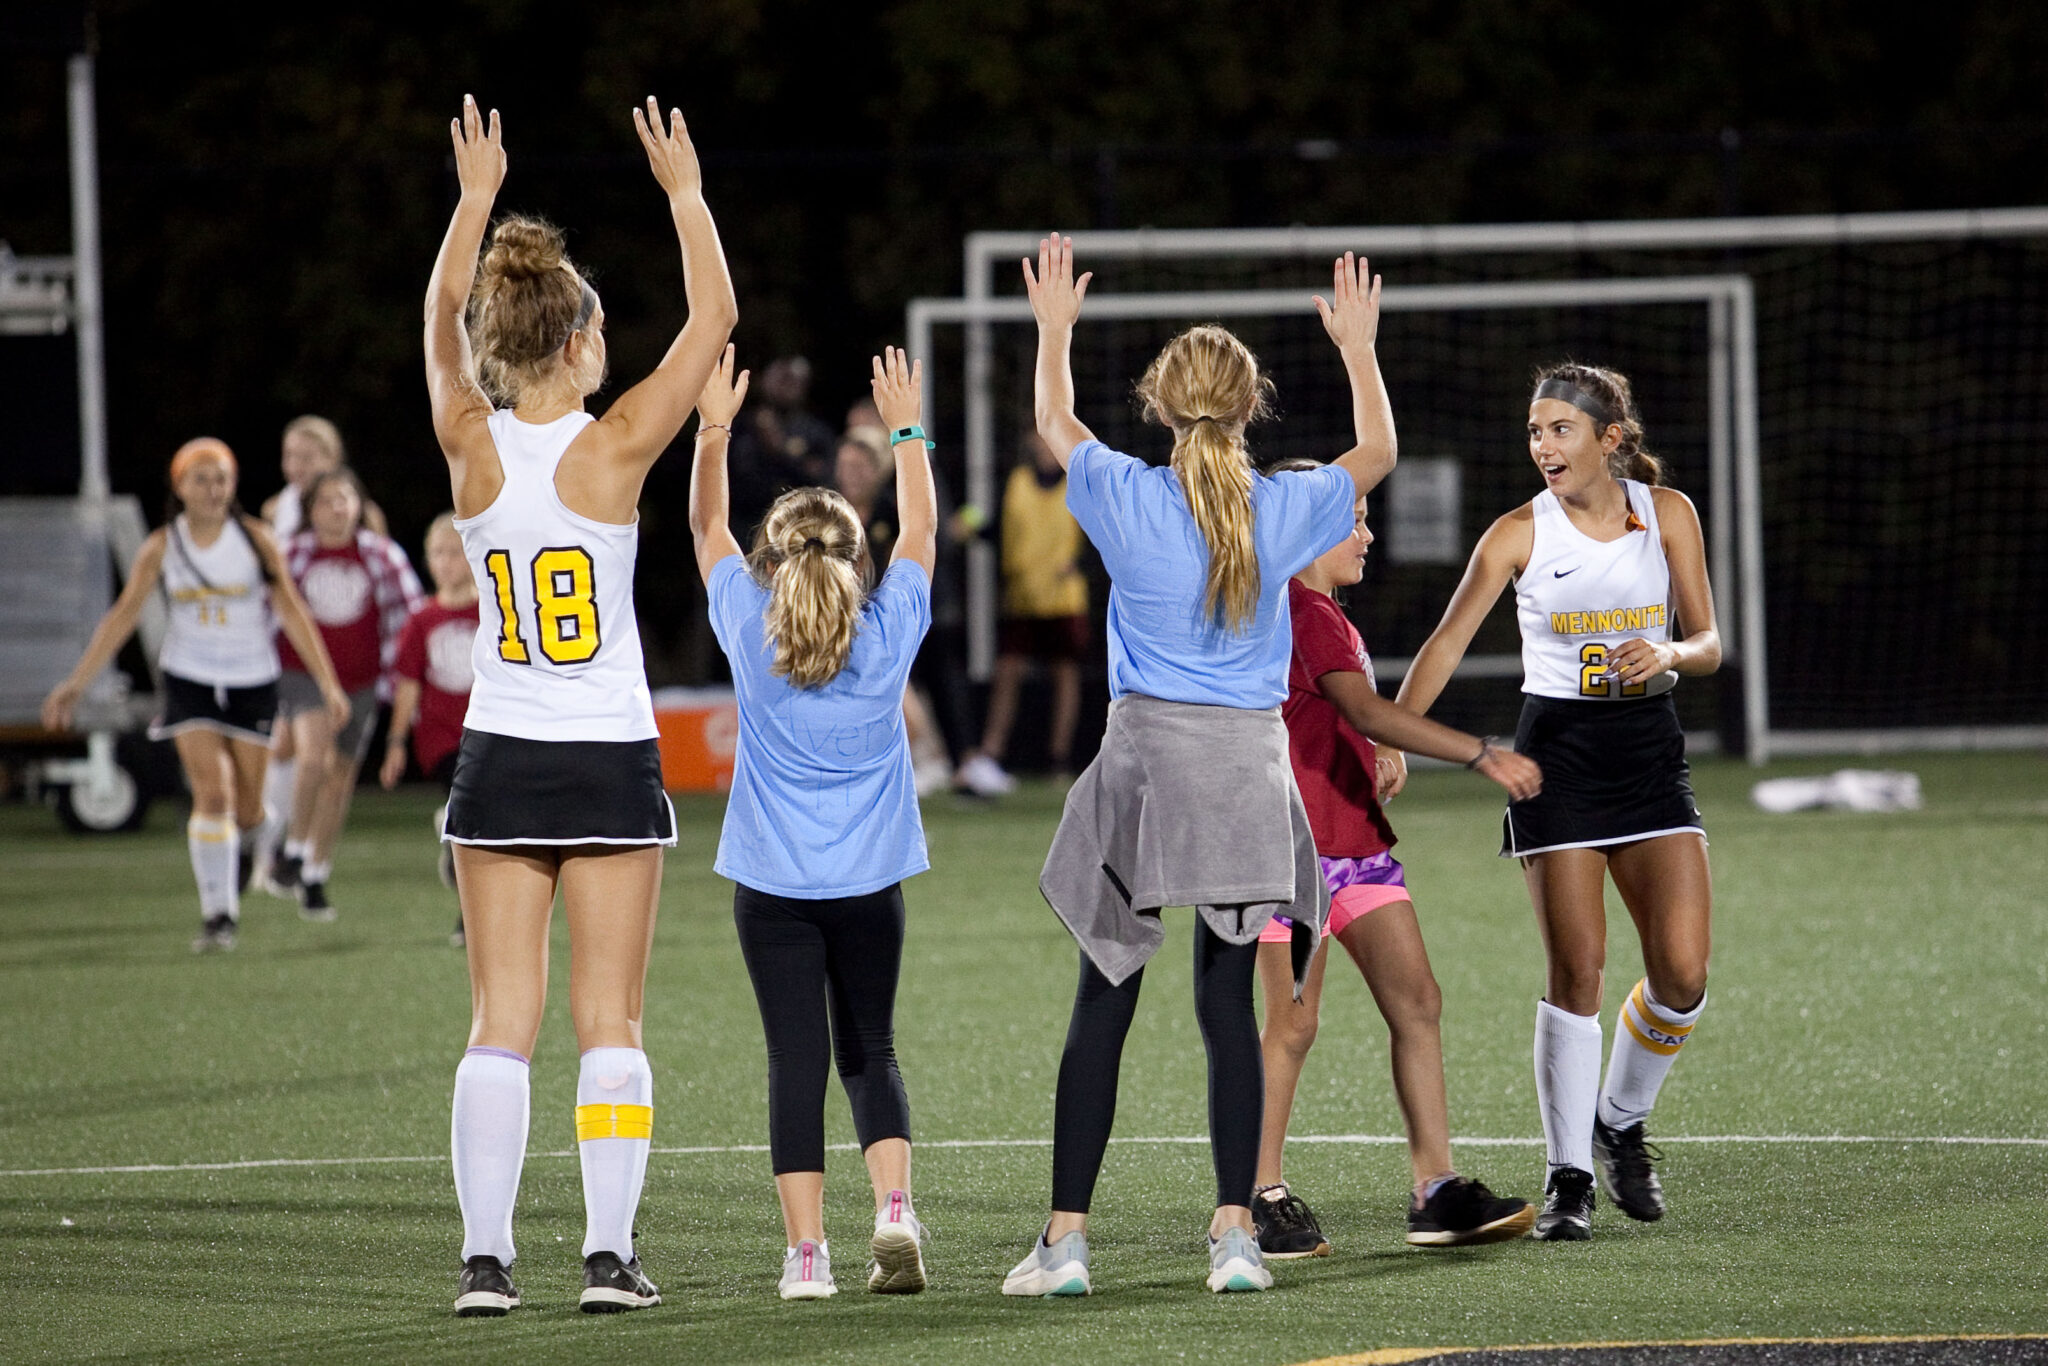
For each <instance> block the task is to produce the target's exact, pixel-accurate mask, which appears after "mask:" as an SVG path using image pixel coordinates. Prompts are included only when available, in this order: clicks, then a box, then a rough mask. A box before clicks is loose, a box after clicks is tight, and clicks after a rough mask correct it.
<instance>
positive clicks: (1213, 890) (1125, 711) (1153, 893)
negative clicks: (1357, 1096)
mask: <svg viewBox="0 0 2048 1366" xmlns="http://www.w3.org/2000/svg"><path fill="white" fill-rule="evenodd" d="M1038 889H1039V891H1041V892H1042V893H1044V895H1045V899H1046V902H1047V903H1048V904H1049V905H1051V907H1052V908H1053V910H1054V911H1056V912H1057V913H1058V914H1059V917H1060V919H1061V920H1062V921H1064V922H1065V923H1066V926H1067V929H1068V930H1070V931H1072V932H1073V936H1074V938H1075V939H1076V940H1078V941H1079V942H1080V945H1081V951H1082V952H1083V953H1086V954H1087V955H1088V957H1089V960H1090V961H1091V962H1093V963H1094V964H1095V967H1096V970H1097V971H1099V972H1101V974H1102V975H1103V976H1104V977H1106V978H1108V979H1109V980H1110V982H1111V983H1113V984H1114V983H1120V982H1122V981H1123V980H1124V979H1125V978H1127V977H1129V976H1130V975H1131V974H1132V973H1134V972H1136V971H1137V970H1138V969H1139V968H1141V967H1143V966H1145V962H1146V960H1147V959H1149V958H1151V956H1152V954H1153V951H1154V950H1156V949H1157V948H1158V947H1159V945H1160V944H1161V943H1163V942H1164V941H1165V938H1166V930H1165V927H1164V926H1163V925H1161V924H1160V919H1159V911H1160V909H1161V908H1162V907H1166V906H1193V907H1195V909H1196V910H1197V911H1198V912H1199V913H1200V915H1201V917H1202V919H1203V920H1204V921H1206V922H1207V923H1208V926H1209V928H1210V930H1212V931H1213V932H1214V933H1215V934H1216V935H1217V936H1218V937H1220V938H1222V939H1225V940H1228V941H1229V942H1230V943H1233V944H1249V943H1251V942H1252V941H1253V940H1256V939H1257V938H1258V937H1259V932H1260V931H1261V930H1263V929H1264V928H1265V927H1266V922H1267V921H1268V920H1270V919H1272V918H1273V916H1275V915H1276V914H1277V915H1284V916H1286V917H1288V918H1289V919H1290V920H1292V921H1293V922H1294V938H1293V944H1292V950H1293V955H1292V956H1293V962H1294V982H1295V996H1296V998H1297V999H1298V998H1299V997H1300V995H1301V988H1302V984H1303V983H1305V982H1306V981H1307V980H1308V968H1309V964H1310V962H1311V961H1312V960H1313V959H1314V958H1315V951H1316V946H1317V944H1318V943H1319V942H1320V941H1321V939H1322V934H1323V924H1324V922H1325V920H1326V919H1327V918H1328V916H1329V911H1330V891H1329V888H1328V887H1326V886H1325V885H1324V884H1323V876H1322V869H1321V867H1320V866H1319V865H1318V864H1317V862H1316V846H1315V838H1314V836H1313V835H1312V834H1311V833H1310V831H1309V825H1308V811H1307V810H1306V809H1305V808H1304V807H1303V806H1302V804H1301V792H1300V790H1299V789H1298V788H1296V787H1295V785H1294V770H1293V768H1292V767H1291V766H1290V765H1289V763H1288V759H1287V727H1286V725H1285V724H1284V723H1283V722H1282V721H1281V719H1280V713H1279V711H1278V710H1277V709H1276V710H1272V711H1249V710H1246V709H1244V708H1241V707H1205V706H1197V705H1194V704H1192V703H1187V702H1163V701H1160V700H1159V699H1158V698H1155V697H1142V696H1138V695H1136V694H1130V695H1126V696H1124V697H1120V698H1118V699H1117V700H1116V702H1115V703H1114V704H1113V705H1112V706H1111V707H1110V709H1109V725H1108V728H1107V729H1106V730H1105V732H1104V733H1103V737H1102V749H1101V751H1100V752H1099V753H1098V754H1097V755H1096V756H1095V762H1094V763H1092V764H1090V765H1088V769H1087V771H1086V772H1085V773H1083V774H1082V775H1081V776H1080V778H1079V779H1078V780H1076V781H1075V783H1074V786H1073V788H1072V789H1071V790H1070V791H1069V792H1068V793H1067V803H1066V809H1065V810H1064V811H1063V812H1062V813H1061V815H1060V827H1059V830H1058V832H1057V833H1055V834H1054V835H1053V838H1052V848H1051V849H1050V850H1048V851H1047V853H1046V856H1045V871H1044V872H1043V873H1042V874H1041V875H1040V876H1039V880H1038Z"/></svg>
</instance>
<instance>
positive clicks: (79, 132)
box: [67, 53, 108, 510]
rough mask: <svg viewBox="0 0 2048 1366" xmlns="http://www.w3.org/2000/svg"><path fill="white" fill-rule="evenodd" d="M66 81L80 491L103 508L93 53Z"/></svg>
mask: <svg viewBox="0 0 2048 1366" xmlns="http://www.w3.org/2000/svg"><path fill="white" fill-rule="evenodd" d="M67 85H68V88H69V90H68V93H69V97H70V114H71V118H70V125H71V128H70V131H71V259H72V276H71V281H72V298H73V303H72V308H73V314H74V317H75V318H76V326H77V328H78V335H77V338H76V341H77V353H78V496H79V497H80V498H82V499H84V500H86V502H87V503H89V504H90V505H91V506H92V508H93V509H95V510H103V509H104V508H105V506H106V501H107V493H108V484H107V371H106V348H105V341H104V327H105V316H106V315H105V309H104V307H103V305H102V303H101V294H100V169H99V131H98V124H97V120H96V119H95V116H94V94H93V90H94V82H93V60H92V56H91V54H89V53H79V54H78V55H76V56H74V57H73V58H72V59H71V62H70V69H69V73H68V79H67Z"/></svg>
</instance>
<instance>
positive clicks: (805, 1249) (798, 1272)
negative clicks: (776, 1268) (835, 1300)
mask: <svg viewBox="0 0 2048 1366" xmlns="http://www.w3.org/2000/svg"><path fill="white" fill-rule="evenodd" d="M778 1293H779V1294H780V1295H781V1296H782V1298H784V1299H785V1300H823V1299H830V1298H831V1297H832V1296H834V1295H836V1294H838V1293H839V1287H838V1286H837V1285H835V1284H833V1281H832V1254H831V1252H830V1251H829V1250H827V1248H826V1246H825V1244H823V1243H821V1242H820V1243H814V1242H812V1241H811V1240H810V1239H809V1238H806V1239H804V1240H803V1241H802V1242H800V1243H798V1244H797V1245H796V1246H795V1247H793V1248H791V1249H789V1251H787V1252H785V1253H783V1254H782V1284H781V1286H780V1287H779V1288H778Z"/></svg>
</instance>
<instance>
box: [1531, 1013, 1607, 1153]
mask: <svg viewBox="0 0 2048 1366" xmlns="http://www.w3.org/2000/svg"><path fill="white" fill-rule="evenodd" d="M1599 1094H1600V1017H1599V1016H1598V1015H1574V1014H1572V1013H1571V1012H1570V1011H1568V1010H1559V1009H1558V1008H1557V1007H1556V1006H1554V1005H1552V1004H1551V1003H1550V1002H1548V1001H1538V1002H1537V1003H1536V1103H1537V1104H1538V1105H1539V1106H1540V1107H1541V1108H1542V1110H1543V1141H1544V1145H1545V1147H1546V1148H1547V1149H1548V1150H1549V1158H1550V1165H1551V1166H1552V1167H1577V1168H1578V1169H1579V1170H1580V1171H1582V1172H1590V1171H1592V1170H1593V1109H1594V1107H1595V1105H1597V1104H1598V1098H1599Z"/></svg>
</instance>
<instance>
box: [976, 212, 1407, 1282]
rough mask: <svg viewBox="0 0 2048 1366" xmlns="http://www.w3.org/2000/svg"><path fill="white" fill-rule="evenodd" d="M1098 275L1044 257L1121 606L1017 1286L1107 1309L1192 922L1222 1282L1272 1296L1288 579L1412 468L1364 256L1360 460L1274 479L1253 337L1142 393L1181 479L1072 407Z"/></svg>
mask: <svg viewBox="0 0 2048 1366" xmlns="http://www.w3.org/2000/svg"><path fill="white" fill-rule="evenodd" d="M1088 279H1089V277H1088V276H1086V275H1083V276H1081V277H1080V278H1079V279H1078V280H1077V279H1076V278H1075V277H1074V270H1073V243H1072V242H1071V240H1069V239H1065V238H1062V237H1060V236H1058V235H1057V234H1055V235H1053V236H1052V237H1050V238H1048V239H1047V240H1045V241H1043V242H1041V243H1040V244H1039V252H1038V262H1037V269H1036V270H1034V269H1033V268H1032V263H1031V262H1029V261H1026V262H1025V263H1024V282H1025V287H1026V289H1027V290H1028V291H1029V293H1030V297H1031V308H1032V312H1033V314H1034V315H1035V317H1036V318H1037V320H1038V370H1037V384H1036V417H1037V423H1038V431H1039V434H1040V435H1041V436H1042V437H1044V439H1045V441H1046V444H1047V445H1049V446H1050V447H1051V448H1052V450H1053V452H1054V454H1055V455H1056V456H1058V458H1059V461H1060V464H1061V465H1062V466H1063V467H1064V468H1065V469H1066V471H1067V506H1068V508H1069V509H1070V510H1071V511H1072V512H1073V514H1074V516H1075V518H1076V520H1078V521H1079V522H1080V524H1081V527H1082V529H1083V530H1084V531H1086V532H1087V533H1088V538H1089V540H1090V541H1092V542H1093V543H1094V545H1095V547H1096V549H1097V550H1098V551H1099V552H1100V553H1101V555H1102V560H1103V563H1104V565H1105V566H1106V567H1107V568H1108V570H1109V574H1110V580H1111V589H1110V598H1109V622H1108V636H1109V673H1110V693H1111V696H1112V698H1113V701H1112V703H1111V707H1110V715H1109V724H1108V728H1107V731H1106V733H1105V735H1104V737H1103V741H1102V748H1101V751H1100V752H1099V753H1098V755H1097V756H1096V759H1095V761H1094V762H1093V763H1092V764H1090V765H1089V766H1088V769H1087V771H1086V772H1085V773H1083V774H1082V775H1081V777H1080V779H1079V781H1077V782H1076V783H1075V784H1074V787H1073V788H1072V790H1071V791H1070V792H1069V793H1068V795H1067V802H1066V809H1065V812H1064V813H1063V815H1062V816H1061V820H1060V826H1059V830H1058V832H1057V833H1056V834H1055V835H1054V837H1053V843H1052V848H1051V849H1050V851H1048V853H1047V855H1046V862H1045V872H1044V875H1043V877H1042V878H1041V880H1040V884H1039V886H1040V890H1041V891H1043V892H1044V894H1045V898H1046V900H1047V901H1048V902H1049V903H1050V904H1051V905H1052V907H1053V909H1054V910H1055V911H1056V912H1058V913H1059V916H1060V918H1061V920H1063V921H1064V922H1065V923H1066V925H1067V928H1068V929H1069V930H1070V931H1072V933H1073V934H1074V937H1075V939H1076V940H1078V941H1079V944H1080V947H1081V975H1080V985H1079V988H1078V990H1077V992H1076V995H1075V999H1074V1011H1073V1017H1072V1020H1071V1022H1070V1023H1069V1026H1068V1030H1067V1043H1066V1049H1065V1052H1064V1054H1063V1055H1062V1057H1061V1059H1060V1070H1059V1082H1058V1089H1057V1095H1056V1099H1055V1104H1054V1116H1053V1190H1052V1215H1051V1218H1050V1219H1049V1220H1048V1221H1047V1223H1046V1225H1045V1228H1044V1230H1043V1232H1042V1233H1041V1234H1040V1236H1039V1237H1038V1238H1037V1239H1035V1240H1034V1242H1033V1245H1032V1249H1031V1251H1030V1252H1029V1253H1028V1254H1027V1255H1026V1256H1025V1258H1024V1260H1023V1261H1021V1262H1019V1263H1018V1264H1017V1266H1016V1268H1015V1269H1014V1270H1012V1271H1011V1272H1010V1275H1009V1277H1008V1278H1007V1279H1006V1280H1005V1281H1004V1283H1003V1293H1004V1294H1007V1295H1076V1294H1087V1293H1089V1291H1090V1289H1091V1288H1092V1287H1091V1282H1090V1278H1089V1270H1088V1243H1087V1234H1086V1230H1087V1223H1088V1209H1089V1204H1090V1202H1091V1200H1092V1198H1093V1196H1094V1189H1095V1181H1096V1177H1097V1174H1098V1173H1099V1172H1100V1170H1101V1166H1102V1157H1103V1152H1104V1149H1105V1146H1106V1145H1107V1144H1108V1142H1109V1135H1110V1127H1111V1124H1112V1121H1113V1119H1114V1116H1115V1111H1116V1090H1117V1071H1118V1066H1119V1063H1120V1060H1121V1057H1122V1053H1123V1044H1124V1038H1125V1035H1126V1034H1127V1032H1128V1031H1129V1029H1130V1024H1131V1019H1132V1016H1133V1014H1134V1012H1135V1011H1136V1009H1137V1003H1138V989H1139V985H1140V983H1141V982H1142V980H1143V968H1144V964H1145V962H1146V960H1147V959H1149V958H1150V957H1151V955H1152V953H1153V952H1154V950H1156V949H1157V948H1158V946H1159V945H1160V943H1161V942H1163V940H1164V938H1165V931H1164V928H1163V926H1162V925H1161V922H1160V917H1159V914H1158V911H1159V909H1160V908H1162V907H1165V906H1193V907H1195V908H1196V916H1195V924H1194V956H1195V968H1194V977H1195V1014H1196V1018H1197V1019H1198V1020H1199V1022H1200V1025H1201V1030H1202V1039H1203V1043H1204V1045H1205V1047H1206V1049H1207V1052H1208V1059H1209V1135H1210V1145H1211V1150H1212V1155H1213V1157H1214V1162H1215V1170H1216V1207H1215V1211H1214V1213H1213V1215H1212V1216H1211V1218H1210V1222H1209V1275H1208V1286H1209V1288H1210V1289H1211V1290H1214V1291H1219V1292H1221V1291H1231V1290H1264V1289H1266V1288H1268V1287H1269V1286H1271V1285H1272V1283H1273V1279H1272V1273H1271V1272H1270V1271H1268V1270H1267V1269H1266V1266H1265V1264H1264V1261H1263V1259H1262V1258H1261V1256H1260V1253H1259V1247H1258V1243H1257V1242H1256V1241H1255V1239H1254V1237H1253V1233H1252V1211H1251V1201H1252V1185H1253V1182H1254V1179H1255V1177H1256V1175H1257V1171H1258V1159H1259V1122H1260V1111H1261V1109H1262V1103H1263V1099H1264V1083H1263V1078H1262V1074H1261V1068H1260V1061H1259V1033H1258V1024H1257V1019H1256V1017H1255V1015H1254V1012H1253V1008H1252V978H1253V973H1254V967H1255V964H1256V962H1257V958H1258V941H1259V934H1260V931H1261V930H1263V929H1264V928H1265V925H1266V923H1267V921H1268V919H1269V918H1270V917H1271V916H1272V915H1273V914H1274V913H1276V912H1283V913H1286V914H1287V915H1288V916H1289V917H1290V918H1291V919H1292V921H1293V922H1294V929H1293V931H1292V935H1291V938H1292V951H1293V963H1294V967H1295V974H1294V978H1295V990H1296V991H1299V990H1300V986H1301V982H1302V980H1303V977H1304V976H1305V974H1306V973H1307V971H1308V967H1309V964H1310V962H1311V961H1312V960H1313V958H1314V955H1315V950H1316V946H1317V943H1318V941H1319V939H1320V937H1321V933H1322V925H1323V920H1324V916H1325V913H1326V912H1327V910H1328V908H1329V899H1330V897H1329V890H1328V888H1327V887H1325V886H1324V884H1323V880H1322V877H1321V875H1320V874H1319V872H1318V869H1317V865H1316V853H1315V843H1314V839H1313V836H1312V834H1311V831H1310V828H1309V822H1308V817H1307V814H1306V812H1305V811H1304V810H1303V807H1302V801H1301V794H1300V792H1299V791H1298V790H1297V789H1296V787H1295V783H1294V777H1293V774H1292V772H1291V770H1290V769H1289V767H1288V762H1287V731H1286V727H1285V726H1284V725H1283V723H1282V721H1281V718H1280V704H1281V703H1282V702H1284V701H1285V700H1286V698H1287V668H1288V640H1289V632H1288V618H1287V606H1286V593H1287V583H1288V580H1289V578H1290V577H1291V576H1292V575H1294V574H1296V573H1298V572H1300V571H1301V570H1303V569H1305V568H1307V567H1308V565H1309V564H1310V562H1311V561H1313V560H1314V559H1315V558H1316V557H1317V556H1318V555H1320V554H1322V553H1323V552H1324V551H1327V550H1329V549H1331V548H1332V547H1334V546H1336V545H1338V544H1340V543H1342V542H1343V541H1345V540H1346V539H1348V538H1349V537H1350V536H1351V534H1352V524H1353V505H1354V504H1355V503H1356V501H1357V499H1358V498H1359V497H1360V495H1362V494H1364V493H1366V492H1367V491H1368V490H1370V489H1371V488H1372V487H1373V486H1374V485H1376V484H1378V483H1379V481H1380V480H1381V479H1383V478H1384V477H1385V476H1386V474H1387V471H1389V470H1390V469H1392V468H1393V465H1394V423H1393V414H1392V412H1391V410H1390V408H1389V406H1388V403H1387V395H1386V387H1385V385H1384V384H1383V382H1382V381H1381V379H1380V373H1379V363H1378V360H1377V358H1376V355H1375V351H1374V343H1375V338H1376V335H1377V332H1378V326H1379V288H1380V286H1379V281H1378V279H1376V278H1374V277H1372V276H1371V275H1370V274H1369V273H1368V272H1367V271H1365V269H1364V267H1363V263H1354V261H1353V260H1352V258H1351V257H1350V256H1349V255H1348V254H1347V255H1346V256H1345V257H1344V259H1343V260H1341V261H1339V262H1338V263H1337V266H1336V280H1337V288H1336V290H1335V291H1334V294H1333V298H1332V299H1331V300H1330V301H1327V302H1326V301H1325V300H1323V299H1321V298H1318V299H1317V300H1316V301H1315V302H1316V307H1317V309H1318V311H1319V312H1320V313H1321V315H1322V318H1323V325H1324V326H1325V328H1327V329H1328V331H1329V334H1330V337H1331V339H1332V340H1333V341H1335V342H1336V343H1337V346H1338V349H1339V352H1340V353H1341V355H1342V356H1343V360H1344V367H1345V371H1346V373H1347V375H1348V376H1349V378H1350V381H1351V389H1352V405H1353V421H1354V423H1355V425H1356V429H1357V438H1358V440H1357V445H1355V446H1354V447H1353V448H1352V449H1351V450H1349V451H1347V452H1345V453H1344V454H1343V455H1341V456H1340V457H1338V459H1337V460H1336V462H1335V463H1334V464H1333V465H1331V466H1329V467H1328V468H1324V469H1317V470H1310V471H1297V472H1288V473H1284V474H1279V475H1275V476H1273V477H1271V478H1268V477H1265V476H1262V475H1258V474H1255V473H1254V472H1253V470H1252V466H1251V461H1250V458H1249V456H1248V454H1247V452H1246V449H1245V428H1246V427H1247V426H1248V425H1249V424H1250V423H1251V422H1252V421H1253V420H1254V419H1256V418H1258V417H1260V416H1263V415H1264V413H1265V411H1266V397H1267V395H1268V393H1269V392H1270V391H1271V389H1272V383H1271V381H1270V380H1268V379H1266V378H1265V377H1264V376H1263V375H1262V374H1260V372H1259V367H1258V362H1257V361H1256V360H1255V359H1254V358H1253V356H1252V354H1251V352H1250V351H1249V350H1247V349H1246V348H1245V346H1244V343H1242V342H1240V341H1239V340H1238V339H1237V338H1236V337H1235V336H1233V335H1231V333H1229V332H1228V331H1226V330H1225V329H1223V328H1221V327H1195V328H1191V329H1189V330H1188V331H1186V332H1183V333H1182V334H1181V335H1179V336H1177V337H1175V338H1174V339H1173V340H1171V341H1169V342H1168V343H1167V344H1166V347H1165V349H1164V350H1162V351H1161V352H1160V353H1159V355H1158V357H1157V358H1156V359H1154V360H1153V362H1152V364H1151V366H1150V368H1148V369H1147V370H1146V372H1145V376H1144V378H1143V379H1142V380H1141V381H1140V382H1139V386H1138V394H1139V397H1140V398H1141V399H1142V400H1143V402H1144V405H1145V412H1146V415H1147V416H1148V417H1150V418H1151V419H1153V420H1155V421H1157V422H1159V423H1161V424H1162V425H1163V426H1166V427H1168V428H1169V429H1171V431H1172V433H1173V458H1172V465H1171V468H1164V469H1159V468H1151V467H1148V466H1146V465H1145V464H1144V463H1143V462H1142V461H1139V460H1137V459H1134V458H1133V457H1131V456H1128V455H1124V454H1121V453H1119V452H1116V451H1113V450H1111V449H1109V448H1108V447H1107V446H1105V445H1103V444H1102V443H1101V442H1099V441H1097V440H1096V439H1095V438H1094V435H1093V434H1092V433H1091V432H1090V431H1089V430H1088V428H1087V427H1086V426H1084V425H1082V423H1081V421H1080V419H1079V418H1078V417H1076V416H1075V414H1074V380H1073V374H1072V370H1071V364H1070V361H1069V352H1070V350H1071V346H1072V341H1073V331H1074V324H1075V321H1076V319H1077V318H1078V317H1079V315H1080V312H1081V301H1082V298H1083V296H1084V295H1085V294H1086V293H1087V288H1088Z"/></svg>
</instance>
